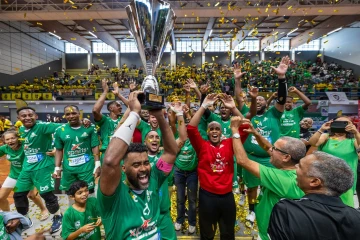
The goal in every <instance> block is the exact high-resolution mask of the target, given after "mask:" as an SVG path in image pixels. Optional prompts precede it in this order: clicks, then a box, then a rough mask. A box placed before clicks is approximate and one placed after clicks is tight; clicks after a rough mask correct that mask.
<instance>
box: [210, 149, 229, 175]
mask: <svg viewBox="0 0 360 240" xmlns="http://www.w3.org/2000/svg"><path fill="white" fill-rule="evenodd" d="M224 160H225V158H224V157H221V155H220V153H217V154H216V159H215V162H213V163H212V164H210V167H211V169H212V171H213V172H223V171H224V170H225V168H226V166H227V164H228V163H227V162H224Z"/></svg>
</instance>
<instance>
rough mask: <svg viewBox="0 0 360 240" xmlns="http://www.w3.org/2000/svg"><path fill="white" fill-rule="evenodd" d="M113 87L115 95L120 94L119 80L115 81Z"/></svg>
mask: <svg viewBox="0 0 360 240" xmlns="http://www.w3.org/2000/svg"><path fill="white" fill-rule="evenodd" d="M112 86H113V88H114V90H112V93H113V94H114V95H115V97H116V96H117V95H118V94H119V85H118V83H117V82H114V83H113V85H112Z"/></svg>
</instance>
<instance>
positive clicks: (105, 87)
mask: <svg viewBox="0 0 360 240" xmlns="http://www.w3.org/2000/svg"><path fill="white" fill-rule="evenodd" d="M101 87H102V89H103V92H104V93H108V92H109V86H108V85H107V80H106V79H105V78H104V79H103V80H101Z"/></svg>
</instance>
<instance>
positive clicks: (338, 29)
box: [327, 27, 342, 36]
mask: <svg viewBox="0 0 360 240" xmlns="http://www.w3.org/2000/svg"><path fill="white" fill-rule="evenodd" d="M341 29H342V27H339V28H337V29H335V30H332V31H331V32H329V33H328V34H327V35H328V36H329V35H330V34H332V33H334V32H337V31H340V30H341Z"/></svg>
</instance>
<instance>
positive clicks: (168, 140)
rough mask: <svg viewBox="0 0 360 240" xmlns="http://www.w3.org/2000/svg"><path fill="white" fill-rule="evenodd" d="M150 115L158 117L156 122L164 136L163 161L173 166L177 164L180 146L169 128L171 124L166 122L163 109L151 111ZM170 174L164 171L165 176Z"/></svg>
mask: <svg viewBox="0 0 360 240" xmlns="http://www.w3.org/2000/svg"><path fill="white" fill-rule="evenodd" d="M149 113H150V114H151V115H153V116H155V117H156V120H157V121H158V123H159V127H160V131H161V134H162V142H163V145H164V152H163V154H162V155H161V159H162V160H163V161H164V162H166V163H167V164H170V165H172V164H174V163H175V160H176V155H177V153H178V146H177V144H176V141H175V138H174V134H173V133H172V131H171V129H170V127H169V124H168V123H167V122H166V120H165V117H164V114H163V111H162V109H160V110H151V111H150V112H149ZM159 169H160V168H159ZM160 170H163V169H160ZM170 172H171V171H170ZM170 172H167V171H164V173H165V174H169V173H170Z"/></svg>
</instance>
